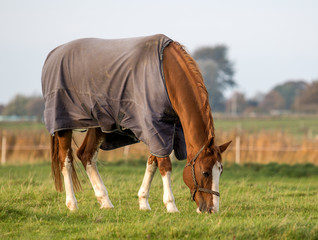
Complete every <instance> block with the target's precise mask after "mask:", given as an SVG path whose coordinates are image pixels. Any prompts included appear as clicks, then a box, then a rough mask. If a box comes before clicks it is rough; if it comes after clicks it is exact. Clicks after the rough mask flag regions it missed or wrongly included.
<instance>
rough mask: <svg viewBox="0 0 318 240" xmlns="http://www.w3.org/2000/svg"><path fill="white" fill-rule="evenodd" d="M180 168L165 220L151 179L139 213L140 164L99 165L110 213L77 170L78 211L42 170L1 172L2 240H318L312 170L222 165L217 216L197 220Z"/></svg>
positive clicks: (317, 188)
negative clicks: (172, 208)
mask: <svg viewBox="0 0 318 240" xmlns="http://www.w3.org/2000/svg"><path fill="white" fill-rule="evenodd" d="M183 166H184V162H175V163H174V165H173V174H172V184H173V191H174V195H175V199H176V204H177V206H178V208H179V210H180V213H177V214H168V213H166V210H165V207H164V205H163V203H162V183H161V178H160V175H159V173H157V174H156V176H155V178H154V182H153V185H152V189H151V191H150V205H151V207H152V211H150V212H143V211H139V210H138V198H137V192H138V189H139V186H140V184H141V181H142V178H143V173H144V170H145V161H141V160H139V161H138V160H136V161H130V162H128V163H124V162H117V163H105V162H100V164H99V170H100V173H101V176H102V178H103V179H104V182H105V185H106V187H107V188H108V191H109V195H110V198H111V200H112V202H113V204H114V206H115V209H113V210H100V209H99V204H98V203H97V201H96V199H95V197H94V193H93V190H92V188H91V187H90V185H89V182H88V179H87V177H86V176H85V174H84V172H83V171H80V172H79V175H80V179H81V180H82V182H83V191H82V192H80V193H77V194H76V196H77V200H78V204H79V210H78V211H76V212H74V213H71V212H69V211H68V209H67V208H66V206H65V205H64V201H65V193H62V194H61V193H56V192H55V190H54V187H53V183H52V180H51V178H50V166H49V164H48V163H41V164H34V165H23V166H13V165H11V166H1V167H0V239H125V238H127V239H318V198H317V196H318V167H315V166H313V165H308V164H307V165H293V166H288V165H277V164H269V165H254V164H249V165H244V166H237V165H232V166H225V170H224V174H223V175H222V177H221V183H220V193H221V201H220V213H219V214H212V215H208V214H197V213H196V212H195V208H196V207H195V203H194V202H192V201H190V199H189V197H190V193H189V190H188V189H187V187H186V186H185V184H184V183H183V180H182V170H183Z"/></svg>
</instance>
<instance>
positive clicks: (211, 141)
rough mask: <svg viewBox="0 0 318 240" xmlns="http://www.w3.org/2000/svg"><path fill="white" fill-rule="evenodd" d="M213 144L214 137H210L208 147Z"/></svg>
mask: <svg viewBox="0 0 318 240" xmlns="http://www.w3.org/2000/svg"><path fill="white" fill-rule="evenodd" d="M213 144H214V137H212V138H211V140H210V142H209V144H208V148H211V147H212V146H213Z"/></svg>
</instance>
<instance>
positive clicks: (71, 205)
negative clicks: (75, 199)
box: [66, 202, 78, 212]
mask: <svg viewBox="0 0 318 240" xmlns="http://www.w3.org/2000/svg"><path fill="white" fill-rule="evenodd" d="M66 206H67V208H68V209H69V210H70V211H72V212H74V211H76V210H77V209H78V207H77V203H72V202H69V203H66Z"/></svg>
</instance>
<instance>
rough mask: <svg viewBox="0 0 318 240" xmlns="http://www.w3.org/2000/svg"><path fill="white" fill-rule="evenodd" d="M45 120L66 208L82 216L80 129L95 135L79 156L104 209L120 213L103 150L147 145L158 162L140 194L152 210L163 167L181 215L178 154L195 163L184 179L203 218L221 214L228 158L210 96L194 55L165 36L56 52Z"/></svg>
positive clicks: (45, 78) (168, 197)
mask: <svg viewBox="0 0 318 240" xmlns="http://www.w3.org/2000/svg"><path fill="white" fill-rule="evenodd" d="M42 90H43V96H44V99H45V111H44V120H45V124H46V127H47V129H48V131H49V132H50V133H51V158H52V165H51V166H52V176H53V178H54V182H55V187H56V190H57V191H62V189H63V187H62V176H63V177H64V185H65V191H66V206H67V207H68V208H69V209H70V210H76V209H77V201H76V198H75V194H74V189H75V190H79V189H80V188H81V186H80V183H79V180H78V178H77V175H76V172H75V168H74V165H73V159H74V158H73V153H72V148H71V142H72V130H74V129H87V134H86V136H85V138H84V140H83V143H82V144H81V146H80V147H79V149H78V151H77V157H78V158H79V159H80V161H81V162H82V164H83V166H84V168H85V170H86V172H87V175H88V177H89V180H90V182H91V184H92V186H93V189H94V192H95V196H96V197H97V200H98V201H99V203H100V204H101V208H113V204H112V202H111V201H110V199H109V196H108V192H107V189H106V187H105V185H104V183H103V181H102V179H101V177H100V174H99V172H98V170H97V165H96V164H97V155H98V151H99V149H100V148H101V149H103V150H111V149H115V148H117V147H122V146H125V145H128V144H133V143H136V142H139V141H143V142H144V143H145V144H147V145H148V146H149V149H150V153H151V154H150V157H149V158H148V161H147V166H146V172H145V175H144V178H143V181H142V185H141V187H140V189H139V192H138V197H139V205H140V209H141V210H150V209H151V208H150V206H149V203H148V198H149V190H150V186H151V182H152V179H153V176H154V174H155V172H156V170H157V168H159V171H160V174H161V176H162V181H163V190H164V194H163V202H164V204H165V206H166V208H167V211H168V212H178V209H177V207H176V204H175V200H174V196H173V193H172V189H171V170H172V166H171V160H170V158H169V155H170V153H171V152H172V150H174V152H175V155H176V157H177V158H178V159H184V158H187V163H186V165H185V167H184V171H183V179H184V182H185V184H186V185H187V186H188V187H189V189H190V192H191V195H192V199H193V200H194V201H195V202H196V204H197V212H209V213H211V212H217V211H218V210H219V197H220V194H219V178H220V175H221V173H222V171H223V166H222V158H221V153H223V152H224V151H225V150H226V148H227V147H228V146H229V144H230V143H231V142H228V143H225V144H223V145H221V146H217V145H216V144H215V135H214V125H213V118H212V114H211V109H210V105H209V102H208V93H207V90H206V88H205V86H204V82H203V79H202V75H201V74H200V71H199V69H198V66H197V65H196V63H195V61H194V60H193V59H192V58H191V56H190V55H189V54H188V53H187V52H186V51H185V50H184V48H183V47H182V46H181V45H180V44H179V43H177V42H174V41H172V40H171V39H169V38H168V37H166V36H164V35H154V36H149V37H142V38H132V39H119V40H103V39H80V40H76V41H73V42H70V43H67V44H64V45H62V46H59V47H57V48H56V49H54V50H53V51H52V52H51V53H50V54H49V55H48V57H47V59H46V61H45V64H44V66H43V71H42Z"/></svg>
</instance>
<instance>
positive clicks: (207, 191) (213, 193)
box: [184, 145, 220, 201]
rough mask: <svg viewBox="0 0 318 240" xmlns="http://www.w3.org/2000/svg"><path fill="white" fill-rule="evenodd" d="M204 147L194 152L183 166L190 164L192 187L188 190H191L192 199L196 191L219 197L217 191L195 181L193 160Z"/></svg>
mask: <svg viewBox="0 0 318 240" xmlns="http://www.w3.org/2000/svg"><path fill="white" fill-rule="evenodd" d="M204 148H205V145H204V146H203V147H202V148H201V149H200V150H199V151H198V152H197V153H196V154H195V156H194V157H193V158H192V160H191V161H190V162H189V163H188V164H187V165H185V166H184V168H186V167H188V166H191V171H192V179H193V183H194V189H193V190H190V191H191V198H192V200H193V201H194V197H195V194H196V193H197V192H206V193H210V194H211V195H215V196H218V197H220V193H219V192H216V191H213V190H211V189H206V188H201V187H199V185H198V182H197V180H196V178H195V172H194V164H195V160H197V158H198V156H199V155H200V153H201V152H202V151H203V149H204Z"/></svg>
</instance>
